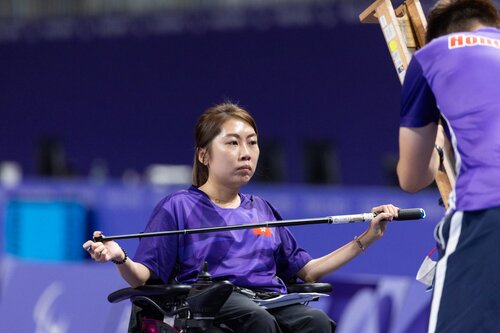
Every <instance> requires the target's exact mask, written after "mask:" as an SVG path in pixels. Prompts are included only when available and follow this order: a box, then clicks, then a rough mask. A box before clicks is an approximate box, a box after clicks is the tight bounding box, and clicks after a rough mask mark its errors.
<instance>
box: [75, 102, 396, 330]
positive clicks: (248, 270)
mask: <svg viewBox="0 0 500 333" xmlns="http://www.w3.org/2000/svg"><path fill="white" fill-rule="evenodd" d="M195 132H196V137H195V139H196V149H195V155H194V168H193V185H192V186H191V187H190V188H188V189H186V190H181V191H179V192H176V193H173V194H170V195H168V196H166V197H165V198H164V199H163V200H161V201H160V202H159V204H158V205H157V206H156V208H155V209H154V211H153V213H152V216H151V219H150V221H149V223H148V224H147V227H146V229H145V232H155V231H164V230H179V229H181V230H182V229H194V228H203V227H215V226H223V225H237V224H247V223H258V222H266V221H273V220H279V219H281V217H280V215H279V214H278V212H277V211H276V209H275V208H274V207H273V206H271V204H270V203H269V202H267V201H266V200H264V199H262V198H260V197H257V196H255V195H250V194H243V193H241V192H240V189H241V187H242V186H243V185H245V184H247V183H248V182H249V181H250V179H251V178H252V176H253V174H254V172H255V169H256V167H257V161H258V158H259V145H258V139H257V126H256V124H255V121H254V119H253V118H252V117H251V115H250V114H249V113H248V112H247V111H245V110H244V109H242V108H241V107H240V106H238V105H235V104H232V103H223V104H220V105H217V106H214V107H212V108H209V109H208V110H207V111H205V112H204V113H203V114H202V115H201V117H200V118H199V119H198V122H197V124H196V131H195ZM372 211H373V212H378V213H379V214H378V215H377V216H376V217H375V218H374V219H373V220H372V221H371V222H370V225H369V227H368V229H367V230H366V231H365V232H364V233H363V234H362V235H360V236H359V237H357V238H355V240H354V241H351V242H349V243H347V244H346V245H344V246H342V247H341V248H339V249H337V250H335V251H333V252H331V253H329V254H327V255H325V256H323V257H320V258H316V259H313V258H312V257H311V256H310V255H309V254H308V253H307V252H306V251H305V250H304V249H302V248H300V247H299V246H298V245H297V243H296V241H295V239H294V237H293V236H292V234H291V233H290V231H289V230H288V228H286V227H277V228H259V229H244V230H233V231H222V232H213V233H202V234H187V235H181V236H175V237H152V238H143V239H141V241H140V244H139V246H138V249H137V252H136V254H135V257H134V259H133V260H131V259H129V258H127V256H126V254H125V251H124V250H123V249H122V248H121V247H120V246H119V245H118V244H117V243H116V242H115V241H107V242H104V243H102V242H93V241H91V240H89V241H87V242H85V243H84V244H83V247H84V248H85V249H88V251H89V252H90V255H91V256H92V258H93V259H94V260H95V261H97V262H108V261H113V262H114V263H115V264H116V266H117V268H118V270H119V272H120V274H121V276H122V277H123V278H124V279H125V280H126V281H127V282H128V283H129V284H130V285H131V286H132V287H137V286H141V285H143V284H144V283H146V281H147V280H148V279H150V278H151V277H153V276H154V277H158V278H161V279H162V280H163V281H165V282H167V281H171V279H172V278H174V279H175V280H176V281H178V282H180V283H184V284H192V283H194V282H195V281H196V278H197V276H198V273H199V271H200V269H201V267H202V264H203V262H205V261H206V262H207V263H208V269H209V273H210V274H211V275H212V278H213V279H214V280H228V281H230V282H232V283H233V284H234V285H235V286H238V287H242V288H248V289H253V290H264V291H274V292H279V293H286V285H285V282H286V281H289V280H291V279H293V278H295V277H298V278H300V279H301V280H303V281H305V282H315V281H318V280H320V279H321V278H323V277H324V276H326V275H328V274H330V273H332V272H333V271H335V270H336V269H338V268H339V267H341V266H343V265H345V264H346V263H347V262H349V261H350V260H351V259H353V258H354V257H356V256H357V255H358V254H359V253H361V252H362V251H364V250H365V248H366V247H368V246H370V245H371V244H372V243H373V242H375V241H376V240H378V239H379V238H380V237H382V235H383V234H384V232H385V229H386V226H387V223H388V222H389V221H391V220H392V219H393V218H394V217H397V216H398V211H399V208H397V207H395V206H393V205H382V206H378V207H374V208H373V209H372ZM99 235H100V232H95V233H94V236H99ZM216 323H222V324H224V325H225V326H227V327H229V328H231V329H232V330H234V331H235V332H259V333H266V332H269V333H271V332H273V333H275V332H301V333H304V332H311V333H320V332H333V331H334V330H335V323H334V322H333V321H332V320H331V319H330V318H329V317H328V316H327V315H326V314H325V313H324V312H323V311H321V310H319V309H316V308H312V307H309V306H306V305H303V304H295V305H290V306H286V307H281V308H275V309H271V310H265V309H263V308H262V307H259V306H258V305H257V304H255V303H254V302H253V301H252V299H251V298H249V297H247V296H246V295H244V294H242V293H239V292H237V291H235V292H233V293H232V294H231V296H230V297H229V299H228V300H227V302H226V303H225V305H224V306H223V307H222V309H221V311H220V313H219V315H218V316H217V317H216Z"/></svg>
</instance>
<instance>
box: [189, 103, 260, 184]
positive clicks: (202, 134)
mask: <svg viewBox="0 0 500 333" xmlns="http://www.w3.org/2000/svg"><path fill="white" fill-rule="evenodd" d="M230 119H239V120H242V121H244V122H246V123H247V124H249V125H250V126H252V128H253V129H254V131H255V133H256V134H258V132H257V125H256V124H255V120H254V119H253V117H252V116H251V115H250V114H249V113H248V112H247V111H246V110H245V109H243V108H242V107H241V106H239V105H237V104H234V103H231V102H224V103H221V104H218V105H215V106H213V107H211V108H208V109H207V110H206V111H205V112H204V113H203V114H202V115H201V116H200V118H198V122H197V123H196V127H195V144H196V147H195V151H194V160H193V185H194V186H197V187H200V186H201V185H203V184H205V183H206V181H207V179H208V167H207V166H206V165H205V164H203V163H201V162H200V161H199V160H198V153H199V151H200V149H206V150H207V151H209V150H210V146H211V144H212V141H213V139H214V138H215V137H216V136H217V135H219V133H220V132H221V130H222V125H224V123H225V122H226V121H228V120H230Z"/></svg>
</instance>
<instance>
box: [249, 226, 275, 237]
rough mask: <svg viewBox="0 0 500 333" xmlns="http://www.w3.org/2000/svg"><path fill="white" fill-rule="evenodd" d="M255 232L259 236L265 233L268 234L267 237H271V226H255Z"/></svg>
mask: <svg viewBox="0 0 500 333" xmlns="http://www.w3.org/2000/svg"><path fill="white" fill-rule="evenodd" d="M253 234H254V235H255V236H258V235H263V236H267V237H270V236H271V235H272V234H271V229H270V228H265V227H264V228H255V229H253Z"/></svg>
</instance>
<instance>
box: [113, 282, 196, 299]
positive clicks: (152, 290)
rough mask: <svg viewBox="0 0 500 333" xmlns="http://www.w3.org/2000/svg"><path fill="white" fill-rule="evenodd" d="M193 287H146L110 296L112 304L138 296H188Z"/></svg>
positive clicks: (177, 285) (114, 293)
mask: <svg viewBox="0 0 500 333" xmlns="http://www.w3.org/2000/svg"><path fill="white" fill-rule="evenodd" d="M190 290H191V286H190V285H187V284H165V285H145V286H140V287H137V288H132V287H129V288H123V289H120V290H117V291H115V292H112V293H111V294H109V295H108V301H109V302H110V303H118V302H121V301H123V300H126V299H130V298H134V297H137V296H162V297H167V298H170V297H172V298H173V297H176V296H187V295H188V293H189V291H190Z"/></svg>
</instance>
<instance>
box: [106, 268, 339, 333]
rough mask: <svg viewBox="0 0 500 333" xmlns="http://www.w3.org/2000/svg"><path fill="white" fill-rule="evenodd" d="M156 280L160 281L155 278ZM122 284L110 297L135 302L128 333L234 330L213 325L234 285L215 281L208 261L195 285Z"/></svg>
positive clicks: (317, 286)
mask: <svg viewBox="0 0 500 333" xmlns="http://www.w3.org/2000/svg"><path fill="white" fill-rule="evenodd" d="M156 282H157V281H156ZM154 283H155V281H150V282H148V284H146V285H144V286H140V287H137V288H131V287H129V288H123V289H120V290H117V291H115V292H113V293H111V294H109V295H108V301H109V302H111V303H117V302H121V301H124V300H130V301H131V302H132V311H131V315H130V322H129V328H128V332H129V333H199V332H207V331H209V330H210V332H220V333H223V332H224V333H226V332H227V333H230V332H233V331H232V330H230V329H229V328H228V327H224V326H223V325H221V326H216V325H214V318H215V317H216V315H217V313H218V312H219V310H220V309H221V308H222V306H223V305H224V303H225V302H226V300H227V299H228V298H229V296H230V295H231V293H232V292H233V290H234V289H235V287H234V286H233V284H232V283H231V282H229V281H218V282H214V281H212V279H211V276H210V274H209V273H208V271H207V267H206V263H205V264H204V265H203V268H202V271H201V272H200V274H199V275H198V280H197V282H196V283H194V284H193V285H186V284H154ZM287 290H288V293H311V292H316V293H329V292H331V291H332V286H331V285H330V284H329V283H293V284H290V285H288V286H287Z"/></svg>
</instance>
